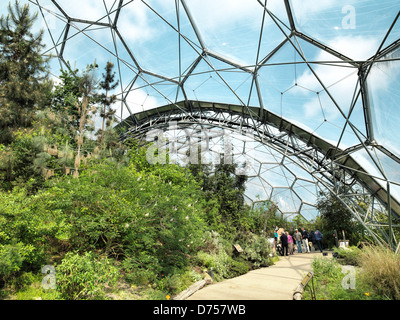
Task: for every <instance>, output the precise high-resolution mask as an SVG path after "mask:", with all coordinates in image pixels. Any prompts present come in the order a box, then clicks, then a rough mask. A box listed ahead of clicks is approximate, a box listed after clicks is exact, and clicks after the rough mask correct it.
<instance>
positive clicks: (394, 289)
mask: <svg viewBox="0 0 400 320" xmlns="http://www.w3.org/2000/svg"><path fill="white" fill-rule="evenodd" d="M360 265H361V266H362V275H363V279H364V281H365V282H366V283H368V284H369V285H370V286H371V287H373V288H374V290H375V291H376V292H377V293H378V294H379V295H381V296H383V297H386V298H388V299H393V300H399V299H400V277H399V270H400V255H398V254H395V253H394V252H393V251H391V250H390V249H389V248H381V247H365V248H363V250H362V252H361V254H360Z"/></svg>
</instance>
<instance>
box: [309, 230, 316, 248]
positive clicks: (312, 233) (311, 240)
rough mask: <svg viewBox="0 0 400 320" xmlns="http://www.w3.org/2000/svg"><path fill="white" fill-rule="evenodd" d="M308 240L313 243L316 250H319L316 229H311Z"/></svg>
mask: <svg viewBox="0 0 400 320" xmlns="http://www.w3.org/2000/svg"><path fill="white" fill-rule="evenodd" d="M308 242H309V243H311V244H312V247H313V248H314V251H317V242H316V241H315V234H314V230H311V232H310V234H309V236H308Z"/></svg>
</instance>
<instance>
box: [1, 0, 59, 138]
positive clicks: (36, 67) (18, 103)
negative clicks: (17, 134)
mask: <svg viewBox="0 0 400 320" xmlns="http://www.w3.org/2000/svg"><path fill="white" fill-rule="evenodd" d="M36 18H37V14H34V15H31V14H30V11H29V5H23V6H21V5H20V4H19V2H18V1H15V5H14V7H12V6H11V3H10V4H9V6H8V15H7V16H4V15H3V16H1V18H0V143H6V144H8V143H10V142H11V141H12V130H13V129H15V128H20V127H25V128H26V127H29V126H30V125H31V122H32V119H33V115H34V114H35V111H36V110H38V109H40V108H42V107H43V106H44V104H46V102H47V101H48V100H47V99H46V97H49V96H50V90H51V86H52V84H51V82H50V81H49V79H48V66H47V62H48V59H47V58H44V57H43V56H42V55H41V53H40V52H41V50H42V49H43V48H44V44H43V43H42V40H43V31H40V32H39V33H38V34H36V35H34V34H33V33H32V31H31V29H32V26H33V24H34V22H35V20H36Z"/></svg>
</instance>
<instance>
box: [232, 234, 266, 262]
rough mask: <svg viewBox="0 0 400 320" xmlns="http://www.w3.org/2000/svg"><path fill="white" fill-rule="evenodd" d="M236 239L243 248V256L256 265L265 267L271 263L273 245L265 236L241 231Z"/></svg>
mask: <svg viewBox="0 0 400 320" xmlns="http://www.w3.org/2000/svg"><path fill="white" fill-rule="evenodd" d="M235 241H236V242H237V243H239V244H240V246H241V247H242V248H243V252H242V253H240V255H241V257H242V258H243V259H244V260H247V261H249V262H251V263H252V264H253V266H254V267H256V268H259V267H265V266H268V265H270V264H271V261H270V257H269V254H270V253H271V245H270V243H269V241H268V239H266V238H265V237H263V236H260V235H257V234H255V233H252V232H240V233H238V234H237V236H236V240H235Z"/></svg>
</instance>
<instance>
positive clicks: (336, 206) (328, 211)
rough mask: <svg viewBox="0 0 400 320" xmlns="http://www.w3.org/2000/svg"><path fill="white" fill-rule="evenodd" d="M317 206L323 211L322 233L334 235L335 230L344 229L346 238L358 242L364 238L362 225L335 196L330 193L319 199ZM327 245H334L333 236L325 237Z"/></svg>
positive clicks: (354, 242)
mask: <svg viewBox="0 0 400 320" xmlns="http://www.w3.org/2000/svg"><path fill="white" fill-rule="evenodd" d="M317 208H318V210H319V212H320V213H321V220H322V221H321V222H322V228H321V229H322V233H323V234H330V235H333V234H334V233H335V230H336V231H337V232H338V233H340V232H341V231H342V230H344V232H345V235H346V239H347V240H349V241H350V243H352V244H357V243H358V242H359V241H361V240H363V239H364V234H363V230H364V229H363V227H362V225H361V224H360V223H359V222H358V221H357V220H356V219H354V217H353V214H352V213H351V212H350V211H349V210H348V209H347V208H346V206H345V205H344V204H343V203H342V202H341V201H340V200H339V199H338V198H337V197H335V196H333V195H329V196H324V195H321V197H320V198H319V199H318V202H317ZM324 243H325V246H328V247H334V246H335V243H334V238H333V237H324Z"/></svg>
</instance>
